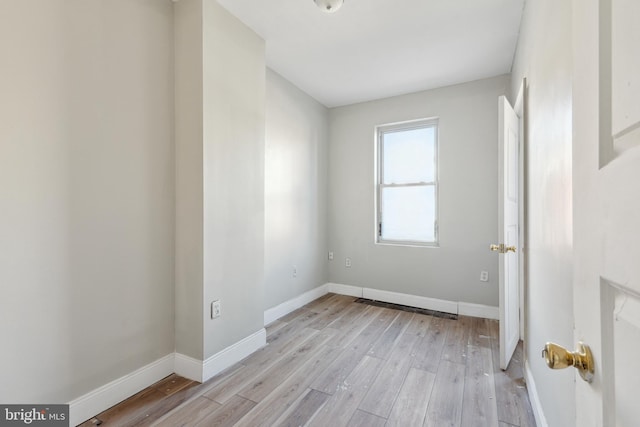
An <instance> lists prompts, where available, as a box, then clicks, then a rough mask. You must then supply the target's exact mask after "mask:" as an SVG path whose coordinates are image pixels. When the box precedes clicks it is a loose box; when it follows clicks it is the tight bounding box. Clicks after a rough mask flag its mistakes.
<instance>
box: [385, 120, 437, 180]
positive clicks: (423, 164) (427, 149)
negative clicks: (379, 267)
mask: <svg viewBox="0 0 640 427" xmlns="http://www.w3.org/2000/svg"><path fill="white" fill-rule="evenodd" d="M434 146H435V128H434V127H426V128H421V129H411V130H401V131H394V132H385V133H384V134H383V140H382V150H383V156H384V163H383V168H384V170H383V178H384V184H406V183H410V182H413V183H415V182H433V181H435V176H434V175H435V174H434V160H435V158H434V156H435V152H434Z"/></svg>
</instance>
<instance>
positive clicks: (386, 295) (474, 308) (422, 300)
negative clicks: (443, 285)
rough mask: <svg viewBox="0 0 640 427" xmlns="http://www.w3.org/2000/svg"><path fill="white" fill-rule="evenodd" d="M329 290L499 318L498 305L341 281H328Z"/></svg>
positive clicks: (428, 308)
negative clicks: (413, 293) (360, 285)
mask: <svg viewBox="0 0 640 427" xmlns="http://www.w3.org/2000/svg"><path fill="white" fill-rule="evenodd" d="M327 285H328V288H329V292H331V293H334V294H340V295H349V296H352V297H360V298H367V299H371V300H374V301H382V302H389V303H393V304H402V305H407V306H410V307H419V308H425V309H427V310H436V311H442V312H444V313H452V314H460V315H463V316H473V317H483V318H485V319H498V317H499V310H498V307H493V306H489V305H482V304H473V303H469V302H462V301H460V302H456V301H448V300H443V299H436V298H428V297H421V296H417V295H410V294H403V293H400V292H391V291H382V290H379V289H371V288H361V287H359V286H351V285H342V284H339V283H327Z"/></svg>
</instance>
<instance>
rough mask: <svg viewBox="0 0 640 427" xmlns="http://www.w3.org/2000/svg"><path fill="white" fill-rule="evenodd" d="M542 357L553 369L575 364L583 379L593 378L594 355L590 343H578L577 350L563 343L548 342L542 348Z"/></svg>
mask: <svg viewBox="0 0 640 427" xmlns="http://www.w3.org/2000/svg"><path fill="white" fill-rule="evenodd" d="M542 357H543V358H544V360H545V361H546V362H547V366H548V367H550V368H551V369H564V368H567V367H569V366H573V367H574V368H576V369H577V370H578V371H579V372H580V376H581V377H582V379H583V380H585V381H586V382H588V383H590V382H591V381H592V380H593V373H594V367H593V355H592V354H591V349H590V348H589V346H588V345H585V344H583V343H582V342H579V343H578V346H577V349H576V351H573V352H571V351H568V350H567V349H566V348H564V347H562V346H561V345H558V344H555V343H552V342H548V343H547V344H546V345H545V346H544V349H543V350H542Z"/></svg>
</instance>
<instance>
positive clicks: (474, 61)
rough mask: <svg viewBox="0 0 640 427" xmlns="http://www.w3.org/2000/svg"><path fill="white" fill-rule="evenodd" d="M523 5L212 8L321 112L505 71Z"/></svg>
mask: <svg viewBox="0 0 640 427" xmlns="http://www.w3.org/2000/svg"><path fill="white" fill-rule="evenodd" d="M524 1H525V0H393V1H389V0H345V2H344V5H343V6H342V8H341V9H340V10H338V11H337V12H335V13H333V14H327V13H324V12H322V11H321V10H320V9H318V8H317V7H316V5H315V3H314V2H313V0H218V2H219V3H220V4H221V5H222V6H224V7H225V8H226V9H227V10H229V11H230V12H231V13H232V14H234V15H235V16H236V17H238V18H239V19H240V20H241V21H243V22H244V23H245V24H246V25H247V26H249V27H251V28H252V29H253V30H254V31H255V32H256V33H258V34H259V35H260V36H261V37H262V38H263V39H264V40H266V56H267V58H266V60H267V66H269V67H270V68H272V69H273V70H275V71H276V72H278V73H279V74H281V75H282V76H284V77H285V78H287V79H288V80H289V81H291V82H292V83H293V84H295V85H296V86H298V87H299V88H300V89H302V90H303V91H305V92H306V93H308V94H309V95H311V96H312V97H314V98H315V99H317V100H318V101H320V102H321V103H322V104H324V105H325V106H327V107H335V106H340V105H347V104H353V103H356V102H362V101H369V100H372V99H378V98H384V97H388V96H394V95H400V94H404V93H411V92H416V91H419V90H425V89H431V88H435V87H442V86H447V85H451V84H456V83H462V82H468V81H473V80H477V79H481V78H485V77H493V76H497V75H500V74H505V73H509V72H510V71H511V63H512V60H513V55H514V51H515V48H516V42H517V39H518V32H519V28H520V17H521V14H522V9H523V7H524Z"/></svg>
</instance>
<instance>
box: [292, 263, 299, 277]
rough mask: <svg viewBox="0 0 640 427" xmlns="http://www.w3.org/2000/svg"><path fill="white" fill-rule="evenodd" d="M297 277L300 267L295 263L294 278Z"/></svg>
mask: <svg viewBox="0 0 640 427" xmlns="http://www.w3.org/2000/svg"><path fill="white" fill-rule="evenodd" d="M296 277H298V267H296V266H295V265H294V266H293V278H294V279H295V278H296Z"/></svg>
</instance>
